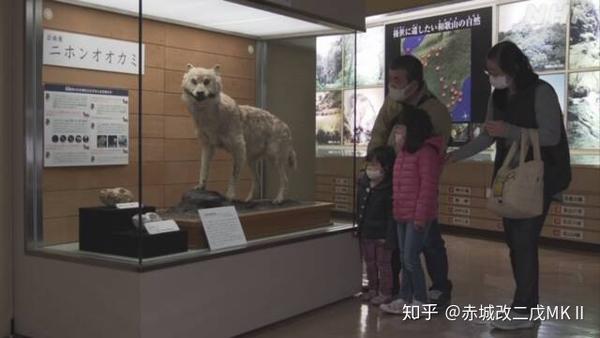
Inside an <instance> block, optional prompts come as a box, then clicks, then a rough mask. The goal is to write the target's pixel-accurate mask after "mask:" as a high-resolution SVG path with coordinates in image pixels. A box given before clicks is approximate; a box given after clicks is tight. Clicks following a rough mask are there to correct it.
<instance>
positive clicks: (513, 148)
mask: <svg viewBox="0 0 600 338" xmlns="http://www.w3.org/2000/svg"><path fill="white" fill-rule="evenodd" d="M517 149H518V145H517V142H513V143H512V145H511V146H510V150H509V151H508V154H507V155H506V157H505V158H504V162H503V163H502V166H501V167H500V170H506V169H508V167H509V166H510V164H511V163H512V160H513V158H514V157H515V155H516V153H517Z"/></svg>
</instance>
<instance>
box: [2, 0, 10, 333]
mask: <svg viewBox="0 0 600 338" xmlns="http://www.w3.org/2000/svg"><path fill="white" fill-rule="evenodd" d="M10 2H12V1H0V165H1V166H2V168H1V169H0V337H4V336H6V335H8V334H9V333H10V319H11V318H12V240H11V238H12V217H11V201H12V199H11V198H10V196H11V187H10V182H11V181H12V179H11V176H12V175H11V173H12V170H11V169H12V168H11V165H10V158H11V134H10V131H11V127H10V121H11V119H10V112H11V109H10V106H11V101H10V100H11V97H12V95H11V93H12V89H11V86H10V69H11V67H10V64H9V62H10V60H11V58H10V50H11V48H10V44H11V39H10V22H11V15H10V14H11V13H10V10H9V7H10V5H11V4H10Z"/></svg>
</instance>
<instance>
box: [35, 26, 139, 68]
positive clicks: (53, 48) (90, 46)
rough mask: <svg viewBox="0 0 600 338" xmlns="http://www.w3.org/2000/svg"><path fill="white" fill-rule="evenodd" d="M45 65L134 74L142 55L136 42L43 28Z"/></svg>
mask: <svg viewBox="0 0 600 338" xmlns="http://www.w3.org/2000/svg"><path fill="white" fill-rule="evenodd" d="M43 48H44V57H43V60H44V64H45V65H53V66H62V67H71V68H83V69H93V70H100V71H108V72H117V73H128V74H137V73H138V71H139V69H140V68H139V64H140V62H141V63H142V67H141V69H142V74H143V73H144V60H145V57H144V52H145V49H146V46H145V45H144V44H142V57H140V56H139V54H138V53H139V45H138V43H137V42H131V41H124V40H116V39H109V38H103V37H98V36H93V35H87V34H76V33H69V32H63V31H56V30H51V29H44V47H43Z"/></svg>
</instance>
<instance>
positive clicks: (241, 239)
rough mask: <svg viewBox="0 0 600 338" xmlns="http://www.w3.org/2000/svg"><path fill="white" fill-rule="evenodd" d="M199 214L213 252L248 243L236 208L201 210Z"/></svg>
mask: <svg viewBox="0 0 600 338" xmlns="http://www.w3.org/2000/svg"><path fill="white" fill-rule="evenodd" d="M198 214H199V215H200V220H201V221H202V226H203V227H204V232H205V233H206V239H207V240H208V246H209V247H210V249H211V250H218V249H224V248H229V247H234V246H239V245H244V244H246V243H247V241H246V235H245V234H244V230H243V229H242V224H241V223H240V218H239V216H238V214H237V211H236V210H235V208H234V207H232V206H229V207H220V208H208V209H199V210H198Z"/></svg>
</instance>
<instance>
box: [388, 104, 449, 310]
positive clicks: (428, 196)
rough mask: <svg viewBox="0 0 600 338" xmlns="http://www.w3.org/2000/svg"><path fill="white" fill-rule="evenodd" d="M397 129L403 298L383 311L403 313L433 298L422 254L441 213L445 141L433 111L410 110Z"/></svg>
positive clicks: (395, 191)
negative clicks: (435, 124)
mask: <svg viewBox="0 0 600 338" xmlns="http://www.w3.org/2000/svg"><path fill="white" fill-rule="evenodd" d="M401 118H402V119H401V120H399V122H398V123H396V124H395V126H394V129H393V130H392V135H393V137H394V141H395V142H394V143H395V148H396V153H397V155H396V161H395V163H394V174H393V210H394V219H395V220H396V222H397V236H398V247H399V249H400V261H401V265H402V284H401V286H400V292H399V295H398V299H396V300H394V301H393V302H391V303H389V304H383V305H382V306H381V308H382V310H384V311H386V312H389V313H396V314H400V313H403V308H404V305H405V304H412V305H415V306H421V305H423V303H426V302H427V288H426V283H425V275H424V273H423V268H422V267H421V261H420V254H421V252H422V251H423V246H424V243H425V240H426V237H427V231H428V228H429V225H430V224H431V221H433V220H434V219H436V218H437V211H438V182H439V177H440V173H441V170H442V165H443V161H444V160H443V159H444V153H445V151H444V149H445V145H444V141H443V138H442V137H441V136H433V135H432V133H433V126H432V123H431V120H430V119H429V115H427V113H426V112H425V111H423V110H420V109H416V108H413V109H405V113H404V114H403V115H402V116H401Z"/></svg>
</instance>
